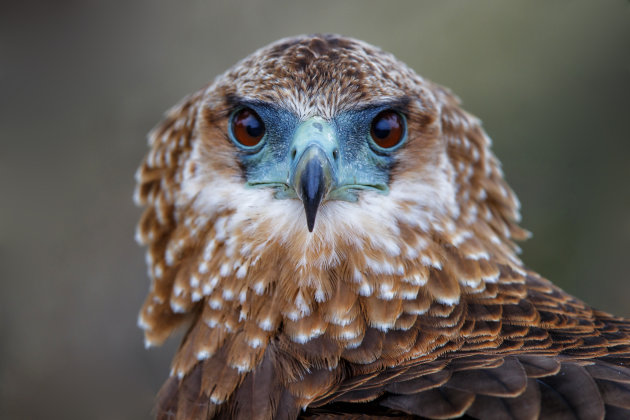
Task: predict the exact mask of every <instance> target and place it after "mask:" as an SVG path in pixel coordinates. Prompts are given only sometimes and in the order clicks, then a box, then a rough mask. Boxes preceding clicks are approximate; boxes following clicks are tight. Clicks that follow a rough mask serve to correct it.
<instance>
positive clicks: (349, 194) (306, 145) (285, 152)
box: [230, 103, 407, 201]
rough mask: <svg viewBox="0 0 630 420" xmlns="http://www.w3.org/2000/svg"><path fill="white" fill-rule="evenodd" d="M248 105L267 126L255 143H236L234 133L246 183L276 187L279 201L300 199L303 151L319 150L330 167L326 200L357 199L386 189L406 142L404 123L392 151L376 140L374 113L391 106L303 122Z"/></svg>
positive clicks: (258, 105)
mask: <svg viewBox="0 0 630 420" xmlns="http://www.w3.org/2000/svg"><path fill="white" fill-rule="evenodd" d="M244 106H246V107H249V108H251V109H253V110H254V111H256V113H257V114H258V115H259V116H260V118H261V119H262V121H263V123H264V124H265V129H266V131H265V135H264V137H263V138H262V140H261V141H260V143H259V144H258V145H256V146H253V147H246V146H243V145H241V144H240V143H238V141H236V139H235V138H234V136H233V135H232V133H231V131H230V137H231V139H232V141H233V142H234V144H235V145H236V146H237V147H238V148H239V150H240V151H241V153H240V156H239V159H240V161H241V164H242V166H243V167H244V169H245V177H246V179H247V186H249V187H256V188H274V189H275V190H276V195H275V197H276V198H278V199H282V198H299V193H297V192H296V186H297V180H296V177H298V178H299V173H300V172H301V168H302V167H303V166H304V165H305V163H304V162H303V161H304V159H301V158H302V155H306V154H309V155H313V153H312V152H313V150H314V149H315V148H316V149H317V153H316V155H317V156H318V158H319V159H320V161H322V164H323V166H324V169H325V170H326V171H328V172H327V177H326V182H327V184H329V185H327V194H326V198H325V199H326V200H344V201H356V200H357V198H358V197H357V192H358V191H359V190H364V189H370V190H376V191H378V192H381V193H383V194H387V193H388V191H389V187H388V184H389V175H390V170H391V168H392V166H393V164H394V155H395V151H396V150H398V149H399V148H400V147H402V146H403V145H404V143H405V142H406V137H407V134H406V121H405V127H404V129H405V135H404V137H403V139H402V141H401V142H400V143H399V144H398V145H396V146H395V147H392V148H390V149H383V148H381V147H379V146H378V145H376V144H375V143H374V141H373V140H372V138H371V136H370V128H371V123H372V120H373V119H374V117H376V115H377V114H378V113H379V112H381V111H383V110H385V109H390V108H391V106H388V105H378V106H373V107H368V108H365V109H361V110H353V111H347V112H344V113H342V114H339V115H337V116H336V117H335V118H333V119H332V120H330V121H326V120H324V119H323V118H321V117H313V118H310V119H308V120H306V121H300V120H299V119H298V117H297V116H296V115H294V114H293V113H291V112H289V111H287V110H285V109H281V108H278V107H276V106H273V105H268V104H262V103H247V104H244ZM400 114H401V115H403V114H402V113H400ZM403 120H405V118H404V116H403ZM307 150H309V151H310V152H307ZM326 165H328V167H326Z"/></svg>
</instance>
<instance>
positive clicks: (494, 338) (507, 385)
mask: <svg viewBox="0 0 630 420" xmlns="http://www.w3.org/2000/svg"><path fill="white" fill-rule="evenodd" d="M502 286H503V285H499V287H498V291H497V296H499V297H500V296H501V294H502V292H504V290H503V287H502ZM527 286H528V288H527V291H526V296H524V297H523V298H522V299H520V300H518V301H512V302H511V303H507V304H504V305H501V304H500V303H497V299H496V297H489V298H488V300H491V301H492V303H490V304H488V305H485V304H484V302H483V300H477V301H475V302H463V303H462V304H463V305H465V307H466V310H465V311H464V312H463V313H462V312H461V311H459V313H457V311H452V312H451V313H445V312H444V311H443V310H442V309H441V308H437V310H435V311H434V312H433V313H434V314H438V313H439V316H440V317H441V319H440V323H441V324H442V325H443V324H444V323H445V322H446V321H445V319H448V318H449V317H451V315H452V313H455V315H454V316H455V318H456V317H461V318H464V319H465V321H464V322H461V320H457V319H453V320H452V323H453V325H460V326H461V329H462V331H468V336H467V337H468V340H466V338H464V340H462V342H460V343H459V344H458V347H459V349H458V350H459V351H458V352H448V351H446V352H441V353H440V354H439V355H438V356H437V357H435V358H433V359H430V360H422V361H419V360H411V361H407V362H405V363H403V364H401V365H398V366H394V367H390V368H384V369H381V370H378V371H377V373H376V374H375V373H374V372H372V373H369V374H368V373H364V374H363V375H357V376H355V377H353V378H352V379H350V380H348V381H346V382H344V383H342V384H341V385H340V386H339V387H338V388H337V391H336V392H335V393H332V394H330V395H328V396H327V397H326V398H324V399H322V400H320V401H315V402H314V403H313V404H312V405H311V407H312V408H311V407H309V409H307V411H306V413H305V414H304V415H305V416H317V415H318V413H328V414H327V415H330V412H334V411H335V410H337V411H338V414H339V415H341V414H340V413H347V414H348V415H349V414H351V413H362V412H364V413H370V412H373V410H374V409H375V407H376V406H378V407H379V408H378V409H379V410H381V411H380V413H381V415H390V416H394V417H397V416H406V415H415V416H419V417H421V418H458V417H460V416H465V417H470V418H478V419H519V420H520V419H536V418H542V419H560V418H566V419H603V418H630V417H628V415H630V348H629V347H628V346H627V344H625V343H627V342H628V340H629V338H630V324H628V323H627V321H624V320H621V319H619V318H615V317H612V316H610V315H608V314H605V313H602V312H598V311H593V310H591V309H590V308H588V306H586V305H585V304H583V303H582V302H580V301H578V300H577V299H575V298H573V297H571V296H569V295H567V294H565V293H564V292H562V291H560V290H559V289H557V288H555V287H554V286H552V285H551V284H550V283H547V282H546V281H544V280H542V279H540V278H538V277H536V276H533V275H531V276H529V277H528V278H527ZM512 291H513V290H509V291H508V293H512ZM508 302H509V301H508ZM462 304H460V305H462ZM463 305H462V306H463ZM440 311H441V312H440ZM430 314H431V311H429V315H427V316H424V317H419V319H418V321H417V324H416V325H421V328H420V333H419V334H418V336H417V339H416V340H417V341H421V340H422V339H423V331H427V330H428V331H430V329H425V328H424V326H423V323H424V324H429V323H430V322H431V320H430ZM492 322H497V323H498V324H499V325H498V327H496V326H489V325H488V324H489V323H492ZM471 324H473V325H472V326H471ZM479 324H481V325H479ZM480 331H484V332H483V333H480ZM377 336H378V337H379V341H387V338H388V337H387V336H388V334H385V335H384V336H381V335H377ZM427 337H431V335H430V334H428V335H427ZM367 346H370V347H372V348H373V347H374V343H368V344H366V347H367ZM360 353H361V349H360V348H359V349H357V350H356V352H355V354H360ZM368 364H369V358H368ZM354 366H356V365H354ZM358 370H363V371H367V370H369V369H367V368H366V367H365V366H363V367H362V368H359V369H358ZM350 376H352V375H350ZM370 410H372V411H370ZM383 410H385V411H383ZM387 410H391V411H387ZM353 415H354V414H353Z"/></svg>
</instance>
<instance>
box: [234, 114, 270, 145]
mask: <svg viewBox="0 0 630 420" xmlns="http://www.w3.org/2000/svg"><path fill="white" fill-rule="evenodd" d="M232 135H233V136H234V138H235V139H236V141H238V142H239V143H240V144H242V145H243V146H247V147H253V146H256V145H257V144H258V143H260V140H261V139H262V138H263V136H264V135H265V124H263V122H262V120H261V119H260V117H259V116H258V114H256V112H254V110H253V109H250V108H243V109H241V110H240V111H237V112H236V114H234V116H233V117H232Z"/></svg>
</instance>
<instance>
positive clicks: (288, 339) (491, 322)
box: [136, 35, 630, 419]
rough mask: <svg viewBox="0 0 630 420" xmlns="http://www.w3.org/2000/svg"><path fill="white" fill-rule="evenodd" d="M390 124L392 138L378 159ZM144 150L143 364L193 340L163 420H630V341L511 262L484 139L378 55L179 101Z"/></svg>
mask: <svg viewBox="0 0 630 420" xmlns="http://www.w3.org/2000/svg"><path fill="white" fill-rule="evenodd" d="M242 109H246V110H247V111H248V112H250V111H251V112H254V111H252V110H254V109H255V110H256V111H255V112H257V113H258V114H260V116H259V117H258V118H259V120H258V121H264V130H266V131H264V136H263V134H259V133H260V126H256V124H254V125H251V124H253V123H251V121H252V120H251V118H253V117H250V115H251V113H250V114H247V113H241V114H239V112H240V111H239V110H242ZM371 110H374V111H371ZM382 110H384V111H382ZM370 112H372V114H369V113H370ZM377 112H389V114H382V113H381V114H378V115H377V116H376V117H375V116H374V115H376V113H377ZM364 114H365V115H368V114H369V115H371V117H370V118H372V120H371V123H370V120H366V119H365V118H367V117H365V118H363V119H361V118H362V117H361V116H362V115H364ZM235 115H236V116H238V118H240V121H245V123H244V124H250V125H246V126H245V125H243V126H239V127H236V126H235V125H234V124H236V123H235V118H237V117H235ZM254 115H257V114H254ZM357 115H358V116H357ZM379 115H386V117H387V118H389V119H388V120H387V121H385V120H384V119H383V118H385V117H379ZM396 115H398V117H397V116H396ZM279 116H280V117H279ZM247 118H250V119H247ZM353 118H355V119H353ZM396 118H399V120H398V122H400V121H404V124H403V123H401V124H403V125H404V130H405V132H406V135H405V137H399V138H398V137H396V138H394V140H397V141H398V143H396V142H395V146H393V147H390V145H389V144H387V145H386V147H384V148H383V147H380V148H379V146H378V145H377V146H375V143H374V142H377V141H378V140H379V138H380V137H379V136H381V137H382V136H386V135H387V136H390V137H389V138H388V139H387V140H388V141H389V140H391V136H393V135H395V134H396V133H397V132H396V131H392V130H395V129H396V126H395V125H384V126H377V123H378V122H379V121H381V122H382V121H385V122H384V123H383V124H390V122H391V121H393V120H392V119H394V120H395V119H396ZM364 120H365V121H367V122H365V121H364ZM291 121H294V122H295V123H294V125H291V124H292V123H291ZM348 121H355V123H352V124H350V123H348ZM309 124H310V125H309ZM348 124H349V125H348ZM370 124H371V125H370ZM235 127H236V128H235ZM305 127H306V128H305ZM309 127H311V128H312V127H315V129H316V130H319V132H323V131H322V130H324V131H325V130H330V131H329V133H332V134H330V135H329V137H328V138H331V136H332V138H333V140H334V141H336V142H337V143H334V144H335V145H336V146H335V147H338V148H335V149H334V150H333V149H331V150H332V151H331V152H330V154H328V155H326V156H327V157H324V158H319V157H317V159H320V160H318V161H317V162H320V163H317V165H319V166H318V168H319V169H317V168H316V169H312V167H311V166H308V165H311V164H312V163H313V162H315V160H313V159H315V158H313V159H311V158H310V157H309V159H311V160H310V161H308V162H307V163H308V165H306V163H305V164H304V165H306V166H303V167H302V166H300V165H302V163H301V162H302V161H303V160H304V159H307V158H303V156H306V155H307V154H308V153H307V152H304V154H302V155H300V153H302V152H301V151H298V152H296V151H295V150H297V149H299V148H298V147H297V146H295V144H298V143H299V141H302V140H303V139H306V140H305V141H306V142H307V151H308V150H311V151H313V150H315V149H314V148H310V149H309V147H310V146H309V145H308V142H309V141H311V140H310V137H308V136H311V135H312V134H310V133H315V134H314V136H315V137H317V131H313V132H310V131H309V132H308V133H309V134H308V135H305V136H302V134H300V133H302V132H303V131H301V130H307V129H310V128H309ZM322 127H324V128H322ZM347 127H349V128H347ZM370 127H371V130H372V131H371V132H370ZM382 127H385V131H375V130H379V129H381V128H382ZM392 127H393V128H392ZM346 128H347V129H346ZM238 129H241V131H240V132H238V131H235V130H238ZM242 130H245V131H242ZM248 130H249V131H248ZM256 130H259V131H256ZM283 130H284V131H283ZM388 130H389V131H388ZM304 132H306V131H304ZM242 133H245V134H242ZM287 133H288V135H286V134H287ZM356 133H359V134H356ZM370 133H372V134H371V136H372V137H371V138H370V137H369V136H370ZM375 133H376V134H375ZM392 133H394V134H392ZM235 136H236V140H235ZM238 136H241V137H238ZM242 136H246V137H247V136H249V137H247V138H246V140H247V141H252V144H253V146H251V147H250V145H249V144H248V143H247V141H240V140H239V139H242V138H243V137H242ZM322 136H323V135H322ZM307 137H308V138H307ZM323 138H324V137H322V139H323ZM296 139H298V140H296ZM313 141H315V140H313ZM317 141H320V140H317ZM323 141H324V140H321V142H323ZM258 142H260V143H258ZM241 143H242V144H241ZM299 144H301V143H299ZM318 144H320V143H318ZM321 144H324V143H321ZM321 144H320V146H317V147H320V149H318V150H319V151H317V150H315V152H313V153H315V155H317V153H320V155H322V156H323V155H324V154H326V153H328V152H326V151H325V150H324V151H321V150H323V149H321V147H324V146H321ZM383 144H386V143H383ZM149 145H150V151H149V153H148V155H147V157H146V158H145V160H144V162H143V163H142V165H141V167H140V169H139V171H138V173H137V180H138V188H137V194H136V199H137V202H138V203H139V204H140V205H143V206H145V211H144V214H143V216H142V219H141V221H140V223H139V226H138V239H139V241H140V242H141V243H143V244H146V245H147V246H148V251H147V263H148V266H149V273H150V276H151V278H152V283H151V290H150V292H149V296H148V297H147V300H146V302H145V304H144V306H143V308H142V311H141V313H140V316H139V325H140V326H141V327H142V328H143V329H144V330H145V336H146V342H147V345H158V344H160V343H162V342H163V341H164V340H165V339H166V338H167V337H168V336H169V335H170V334H171V333H172V332H173V331H174V330H175V329H176V328H178V327H181V326H184V327H185V328H187V333H186V335H185V338H184V340H183V342H182V344H181V346H180V348H179V350H178V352H177V354H176V355H175V358H174V360H173V366H172V373H171V376H170V378H169V379H168V380H167V382H166V383H165V385H164V387H163V388H162V390H161V392H160V395H159V398H158V406H157V416H158V418H173V419H197V418H201V419H210V418H248V419H249V418H253V419H270V418H278V419H294V418H298V417H300V418H329V419H334V418H337V419H339V418H354V419H368V418H369V419H377V418H391V417H400V418H436V419H441V418H454V417H459V416H467V417H468V418H479V419H504V418H513V419H533V418H554V419H555V418H576V419H577V418H580V419H601V418H604V417H606V418H611V419H613V418H630V322H629V321H627V320H624V319H620V318H616V317H614V316H612V315H610V314H607V313H603V312H600V311H597V310H594V309H592V308H590V307H589V306H588V305H586V304H585V303H583V302H582V301H580V300H578V299H576V298H574V297H573V296H570V295H568V294H567V293H565V292H564V291H562V290H561V289H559V288H557V287H556V286H554V285H553V284H552V283H550V282H549V281H547V280H546V279H544V278H542V277H540V276H539V275H538V274H536V273H535V272H532V271H530V270H528V269H527V268H526V267H525V266H524V265H523V263H522V262H521V261H520V260H519V258H518V257H517V251H518V248H517V246H516V245H515V243H514V242H513V241H515V240H522V239H525V238H526V237H527V232H525V231H524V230H522V229H521V228H520V227H519V226H518V224H517V223H518V220H519V212H518V207H519V205H518V201H517V199H516V197H515V196H514V194H513V192H512V191H511V189H510V188H509V187H508V185H507V184H506V183H505V181H504V179H503V176H502V172H501V169H500V167H499V163H498V161H497V160H496V158H495V157H494V155H493V154H492V152H491V151H490V149H489V146H490V141H489V139H488V137H487V135H486V134H485V133H484V131H483V130H482V128H481V126H480V123H479V121H478V120H477V119H476V118H474V117H473V116H471V115H470V114H468V113H466V112H465V111H463V110H462V109H461V108H460V106H459V102H458V99H457V98H456V97H454V96H453V95H452V94H451V93H450V92H449V91H448V90H446V89H444V88H442V87H440V86H438V85H435V84H433V83H431V82H429V81H427V80H425V79H423V78H421V77H420V76H418V75H416V74H415V73H414V72H413V71H412V70H410V69H409V68H408V67H406V66H405V65H404V64H403V63H401V62H399V61H397V60H396V59H395V58H394V57H393V56H391V55H390V54H387V53H385V52H383V51H380V50H378V49H376V48H374V47H372V46H370V45H367V44H365V43H363V42H360V41H356V40H352V39H348V38H344V37H339V36H333V35H318V36H305V37H298V38H292V39H285V40H281V41H279V42H277V43H274V44H272V45H270V46H268V47H265V48H263V49H261V50H259V51H257V52H256V53H254V54H253V55H251V56H250V57H248V58H246V59H245V60H243V61H241V62H240V63H239V64H237V65H236V66H235V67H234V68H232V69H230V70H229V71H228V72H226V73H225V74H223V75H222V76H220V77H218V78H217V79H216V80H215V82H214V83H212V84H211V85H209V86H208V87H206V88H205V89H203V90H201V91H199V92H197V93H195V94H193V95H191V96H189V97H187V98H186V99H184V101H183V102H181V103H180V104H179V105H178V106H176V107H175V108H173V109H172V110H171V111H169V113H168V114H167V116H166V118H165V120H164V121H163V122H162V123H161V124H160V125H159V126H158V127H157V128H156V129H155V130H154V131H153V132H152V133H151V134H150V136H149ZM296 153H297V157H296ZM289 155H291V157H290V158H289V157H288V156H289ZM320 155H317V156H320ZM309 156H310V155H309ZM291 159H294V160H293V161H292V160H291ZM285 162H289V163H288V164H287V165H289V166H287V168H289V169H287V171H286V172H282V170H283V169H282V168H284V166H282V165H284V164H285ZM291 162H293V163H291ZM296 162H297V163H296ZM322 162H323V163H322ZM375 162H376V163H375ZM261 167H264V168H265V170H262V169H260V168H261ZM278 168H281V169H278ZM295 168H297V169H295ZM304 168H306V169H304ZM302 169H303V172H300V171H301V170H302ZM274 171H278V172H279V173H280V172H282V175H281V176H282V177H284V178H282V179H280V178H278V179H277V180H276V181H277V182H276V181H273V182H271V181H269V182H268V179H267V178H269V177H271V176H272V175H270V174H273V173H275V172H274ZM318 171H320V172H318ZM321 171H323V172H321ZM327 171H329V172H327ZM352 171H354V172H352ZM346 173H352V174H353V175H351V178H352V179H354V180H355V181H352V182H353V183H354V184H361V183H360V182H359V181H356V179H357V177H361V176H365V177H366V178H365V179H369V180H376V181H374V182H372V181H370V182H367V181H366V182H363V184H361V185H360V186H356V185H354V184H353V185H352V186H351V187H348V185H349V184H350V183H346V184H344V182H345V181H343V179H344V178H343V177H344V176H346V175H344V174H346ZM304 174H306V175H304ZM277 176H280V175H277ZM265 177H267V178H265ZM262 178H264V179H267V181H265V182H267V183H266V184H264V185H262V183H260V182H258V181H260V179H262ZM305 180H306V181H305ZM308 180H315V181H316V182H315V184H314V185H315V186H316V188H315V187H313V188H315V189H309V188H311V187H310V186H307V181H308ZM309 182H310V181H309ZM368 184H369V185H368ZM309 185H310V184H309ZM342 187H343V188H346V190H343V188H342ZM377 187H378V188H377ZM335 188H337V189H335ZM300 198H301V200H300ZM315 215H317V216H316V218H315ZM309 217H310V218H311V219H308V218H309ZM307 219H308V220H310V221H309V223H311V224H312V223H314V226H312V225H309V226H307ZM309 228H312V232H309Z"/></svg>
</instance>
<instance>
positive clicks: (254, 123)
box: [243, 114, 265, 137]
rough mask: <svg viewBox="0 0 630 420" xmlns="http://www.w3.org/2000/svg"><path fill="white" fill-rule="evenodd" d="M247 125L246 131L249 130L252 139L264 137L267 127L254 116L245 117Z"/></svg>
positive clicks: (244, 122)
mask: <svg viewBox="0 0 630 420" xmlns="http://www.w3.org/2000/svg"><path fill="white" fill-rule="evenodd" d="M243 124H244V125H245V130H247V134H249V135H250V136H252V137H258V136H262V135H263V133H264V131H265V126H263V125H262V123H261V122H260V121H259V120H258V118H256V117H255V116H253V115H251V114H250V115H248V116H247V117H245V121H243Z"/></svg>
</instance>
